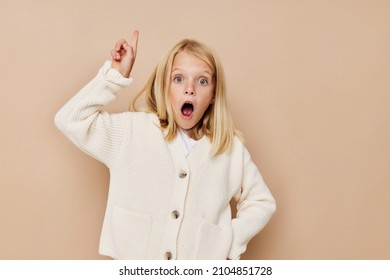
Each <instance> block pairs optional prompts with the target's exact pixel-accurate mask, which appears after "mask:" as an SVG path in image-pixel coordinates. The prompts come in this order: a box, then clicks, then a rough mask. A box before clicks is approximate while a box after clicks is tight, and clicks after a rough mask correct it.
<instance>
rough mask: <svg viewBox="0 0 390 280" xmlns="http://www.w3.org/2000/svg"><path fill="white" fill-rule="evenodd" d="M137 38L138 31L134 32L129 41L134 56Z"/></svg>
mask: <svg viewBox="0 0 390 280" xmlns="http://www.w3.org/2000/svg"><path fill="white" fill-rule="evenodd" d="M138 37H139V31H138V30H134V32H133V39H132V40H131V46H132V47H133V50H134V55H135V54H136V53H137V46H138Z"/></svg>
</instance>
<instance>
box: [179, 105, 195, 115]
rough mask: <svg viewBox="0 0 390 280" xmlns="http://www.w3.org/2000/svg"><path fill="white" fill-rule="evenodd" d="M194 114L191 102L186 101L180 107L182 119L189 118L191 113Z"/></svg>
mask: <svg viewBox="0 0 390 280" xmlns="http://www.w3.org/2000/svg"><path fill="white" fill-rule="evenodd" d="M193 112H194V105H192V103H191V102H189V101H187V102H185V103H184V104H183V106H182V107H181V113H182V114H183V116H184V117H187V118H189V117H191V116H192V113H193Z"/></svg>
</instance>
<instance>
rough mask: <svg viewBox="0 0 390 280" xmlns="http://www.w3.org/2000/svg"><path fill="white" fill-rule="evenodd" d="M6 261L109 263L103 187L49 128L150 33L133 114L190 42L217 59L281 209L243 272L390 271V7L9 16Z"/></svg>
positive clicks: (2, 19)
mask: <svg viewBox="0 0 390 280" xmlns="http://www.w3.org/2000/svg"><path fill="white" fill-rule="evenodd" d="M0 26H1V31H0V32H1V33H0V48H1V52H0V61H1V67H0V79H1V103H0V106H1V110H0V114H1V115H0V128H1V145H0V155H1V161H0V259H101V258H104V257H101V256H99V255H98V252H97V251H98V240H99V234H100V229H101V224H102V219H103V214H104V209H105V203H106V196H107V188H108V172H107V170H106V168H105V167H104V166H103V165H102V164H101V163H99V162H97V161H95V160H94V159H92V158H90V157H88V156H86V155H84V154H83V153H82V152H81V151H79V150H78V149H77V148H75V147H74V146H73V145H72V144H71V143H70V142H69V141H68V140H67V139H66V138H65V137H64V136H63V135H62V134H61V133H60V132H59V131H58V130H57V129H56V128H55V126H54V123H53V118H54V115H55V113H56V112H57V111H58V109H59V108H60V107H61V106H62V105H63V104H64V103H65V102H66V101H67V100H68V99H69V98H71V96H73V95H74V94H75V93H76V92H77V91H78V90H79V89H80V88H81V87H82V86H83V85H84V84H85V83H87V82H88V81H89V80H90V79H91V78H92V77H93V76H94V75H95V73H96V72H97V70H98V69H99V67H100V66H101V65H102V63H103V61H104V60H105V59H107V58H109V53H110V50H111V48H112V46H113V44H114V43H115V42H116V40H117V39H119V38H121V37H128V38H129V37H130V36H131V32H132V30H133V29H134V28H138V29H139V30H140V32H141V38H140V44H139V53H138V60H137V62H136V66H135V69H134V73H133V75H134V78H135V83H134V86H132V87H130V88H128V89H125V90H124V91H123V93H122V94H121V95H120V97H119V98H118V99H117V100H116V101H115V102H114V103H113V104H112V105H110V106H109V108H108V110H109V111H111V112H117V111H123V110H126V108H127V105H128V103H129V100H130V99H131V97H132V96H133V94H134V93H135V92H136V90H137V89H138V88H139V87H140V86H141V85H142V84H143V83H144V82H145V81H146V79H147V77H148V76H149V74H150V73H151V71H152V68H153V66H154V65H155V64H156V63H157V61H158V60H159V59H160V57H161V56H162V55H163V54H164V53H165V51H166V50H167V49H168V47H170V46H171V45H172V44H173V43H175V42H176V41H178V40H179V39H181V38H184V37H190V38H196V39H199V40H201V41H204V42H206V43H207V44H209V45H210V46H212V47H213V48H214V49H215V50H216V51H217V53H218V54H219V56H220V57H221V59H222V62H223V64H224V67H225V71H226V76H227V80H228V86H229V100H230V105H231V111H232V114H233V117H234V119H235V123H236V125H237V127H238V128H239V129H240V130H241V131H243V132H244V133H245V136H246V140H247V142H246V145H247V147H248V149H249V151H250V152H251V154H252V157H253V159H254V161H255V162H256V164H257V165H258V167H259V169H260V170H261V172H262V174H263V176H264V178H265V180H266V182H267V183H268V185H269V187H270V189H271V190H272V192H273V194H274V195H275V197H276V199H277V202H278V210H277V214H276V215H275V216H274V218H273V219H272V221H271V222H270V223H269V225H268V226H267V227H266V229H265V230H264V231H263V232H262V233H261V234H259V235H258V236H257V237H256V238H255V239H254V240H253V241H251V243H250V244H249V249H248V251H247V253H246V254H245V255H244V256H243V258H244V259H390V241H389V236H390V219H389V213H390V188H389V186H390V172H389V171H390V170H389V166H390V148H389V143H390V130H389V124H390V110H389V103H390V51H389V50H390V2H389V1H388V0H382V1H380V0H366V1H359V0H330V1H313V0H306V1H303V0H298V1H290V0H285V1H278V0H274V1H271V0H270V1H262V0H243V1H239V0H227V1H225V0H224V1H222V0H220V1H210V0H197V1H185V0H169V1H151V0H147V1H144V0H142V1H141V0H127V1H125V0H115V1H86V0H85V1H79V0H68V1H49V0H47V1H44V0H36V1H27V0H26V1H11V0H9V1H6V0H2V1H1V2H0Z"/></svg>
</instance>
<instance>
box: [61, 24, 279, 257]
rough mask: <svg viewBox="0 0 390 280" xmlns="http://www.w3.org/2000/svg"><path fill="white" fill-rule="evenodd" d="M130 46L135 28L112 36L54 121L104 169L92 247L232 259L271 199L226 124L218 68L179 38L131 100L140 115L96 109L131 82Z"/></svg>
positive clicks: (259, 224) (129, 253)
mask: <svg viewBox="0 0 390 280" xmlns="http://www.w3.org/2000/svg"><path fill="white" fill-rule="evenodd" d="M137 42H138V31H135V32H134V34H133V39H132V42H131V43H127V42H126V41H125V40H120V41H118V42H117V44H116V46H115V48H114V49H113V50H112V52H111V55H112V60H111V61H108V62H106V63H105V64H104V66H103V67H102V68H101V69H100V71H99V73H98V75H97V76H96V77H95V78H94V79H93V80H92V81H91V82H90V83H89V84H87V85H86V86H85V87H84V88H83V89H82V90H81V91H80V92H79V93H78V94H77V95H76V96H75V97H73V98H72V99H71V100H70V101H69V102H68V103H67V104H66V105H65V106H64V107H63V108H62V109H61V110H60V111H59V112H58V113H57V115H56V117H55V122H56V125H57V126H58V128H59V129H60V130H61V131H62V132H63V133H64V134H65V135H66V136H67V137H68V138H69V139H70V140H71V141H72V142H73V143H74V144H76V145H77V146H78V147H79V148H80V149H82V150H83V151H85V152H86V153H88V154H89V155H91V156H93V157H94V158H96V159H98V160H100V161H102V162H103V163H104V164H105V165H106V166H107V167H108V168H109V170H110V189H109V195H108V201H107V208H106V213H105V218H104V223H103V229H102V233H101V239H100V247H99V253H100V254H102V255H107V256H111V257H112V258H114V259H167V260H172V259H227V258H229V259H239V258H240V256H241V254H242V253H244V252H245V250H246V247H247V244H248V242H249V240H250V239H251V238H252V237H254V236H255V235H256V234H257V233H259V231H260V230H261V229H263V228H264V226H265V225H266V224H267V222H268V221H269V219H270V218H271V216H272V214H273V213H274V211H275V201H274V198H273V197H272V195H271V193H270V191H269V190H268V188H267V186H266V184H265V183H264V181H263V178H262V176H261V175H260V173H259V171H258V170H257V168H256V166H255V165H254V163H253V162H252V161H251V159H250V156H249V153H248V151H247V150H246V148H245V147H244V145H243V143H242V142H241V140H240V137H239V133H238V132H237V131H236V130H235V129H234V126H233V123H232V120H231V118H230V115H229V113H228V111H227V105H226V96H225V80H224V75H223V72H222V67H221V64H220V62H219V60H218V59H217V57H216V56H215V55H214V54H213V52H212V51H211V50H210V49H209V48H207V47H206V46H205V45H203V44H201V43H199V42H197V41H194V40H183V41H181V42H179V43H178V44H176V45H175V46H174V47H173V48H172V49H171V50H170V51H169V52H168V53H167V54H166V56H165V57H164V58H163V59H162V61H161V62H160V63H159V64H158V66H157V67H156V69H155V70H154V72H153V74H152V75H151V77H150V79H149V81H148V82H147V83H146V85H145V86H144V87H143V88H142V90H141V91H140V94H138V96H137V97H136V98H138V97H139V96H140V95H142V94H145V95H146V102H147V110H146V111H144V112H125V113H120V114H108V113H106V112H104V111H102V110H101V106H103V105H106V104H108V103H110V102H111V101H112V100H113V99H114V98H115V94H116V93H117V92H118V91H119V90H120V89H121V88H122V87H124V86H127V85H129V84H131V82H132V78H131V77H130V73H131V70H132V67H133V65H134V61H135V58H136V54H137ZM136 98H135V99H136ZM134 102H135V100H134V101H133V102H132V107H133V108H134ZM232 198H234V199H235V200H236V201H237V205H238V206H237V216H236V217H235V218H233V219H232V215H231V209H230V201H231V199H232Z"/></svg>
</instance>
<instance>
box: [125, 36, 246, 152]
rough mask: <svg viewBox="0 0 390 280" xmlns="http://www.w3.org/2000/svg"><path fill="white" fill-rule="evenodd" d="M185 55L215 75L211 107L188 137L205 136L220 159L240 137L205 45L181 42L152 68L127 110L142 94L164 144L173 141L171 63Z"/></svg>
mask: <svg viewBox="0 0 390 280" xmlns="http://www.w3.org/2000/svg"><path fill="white" fill-rule="evenodd" d="M184 51H185V52H187V53H188V54H191V55H194V56H196V57H198V58H200V59H202V60H203V61H205V62H206V63H207V64H208V65H209V66H210V68H211V69H212V70H213V72H214V76H213V78H214V84H215V88H214V103H213V104H210V105H209V107H208V108H207V110H206V111H205V113H204V115H203V117H202V119H201V120H200V121H199V122H198V123H197V124H196V125H195V126H194V127H193V128H192V129H190V130H189V132H188V135H189V136H190V137H192V138H194V139H200V138H202V137H203V136H204V135H206V136H207V137H209V139H210V141H211V143H212V155H219V154H222V153H224V152H227V151H229V150H230V147H231V145H232V143H233V138H234V136H235V135H237V136H239V137H240V138H241V137H242V136H241V133H240V132H239V131H237V130H236V129H235V128H234V124H233V121H232V118H231V116H230V113H229V111H228V108H227V107H228V106H227V100H226V92H225V91H226V85H225V76H224V72H223V69H222V65H221V63H220V61H219V59H218V57H217V56H216V55H215V54H214V53H213V51H212V50H211V49H210V48H208V47H207V46H206V45H204V44H202V43H200V42H198V41H195V40H190V39H184V40H181V41H180V42H178V43H177V44H176V45H174V46H173V47H172V48H171V49H170V50H169V51H168V52H167V53H166V55H165V56H164V57H163V59H162V60H161V61H160V63H159V64H158V65H157V66H156V67H155V69H154V71H153V73H152V75H151V76H150V78H149V79H148V81H147V82H146V84H145V85H144V86H143V87H142V88H141V89H140V91H139V92H138V94H137V95H136V96H135V97H134V99H133V100H132V101H131V104H130V109H131V110H133V111H138V110H137V109H136V107H135V103H136V101H137V99H138V98H139V97H140V96H141V95H143V94H145V99H146V106H147V108H146V111H147V112H150V113H154V114H156V115H157V117H158V118H159V120H160V125H161V128H162V130H165V131H166V136H165V137H166V140H167V141H172V140H173V139H175V137H176V135H177V131H178V127H177V124H176V122H175V121H174V119H173V109H172V104H171V102H170V99H169V94H168V93H169V87H170V81H171V72H172V65H173V60H174V59H175V56H176V54H178V53H179V52H184Z"/></svg>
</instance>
